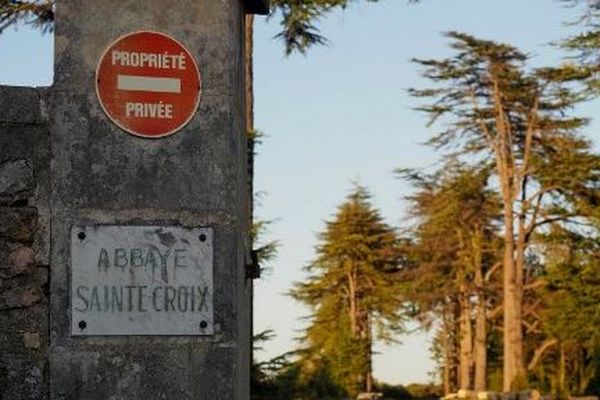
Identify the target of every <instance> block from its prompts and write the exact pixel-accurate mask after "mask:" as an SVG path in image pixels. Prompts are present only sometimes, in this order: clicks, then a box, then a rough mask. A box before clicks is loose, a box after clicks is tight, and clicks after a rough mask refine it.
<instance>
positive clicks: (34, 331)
mask: <svg viewBox="0 0 600 400" xmlns="http://www.w3.org/2000/svg"><path fill="white" fill-rule="evenodd" d="M44 94H45V91H44V90H43V89H33V88H18V87H1V86H0V354H1V355H2V356H1V357H0V399H2V400H5V399H6V400H8V399H10V400H21V399H23V400H24V399H28V400H37V399H46V398H47V373H48V371H47V353H46V348H47V346H48V341H49V338H48V276H49V270H48V265H49V261H48V259H49V254H48V223H47V221H48V214H49V213H48V201H47V200H48V189H49V177H48V171H49V163H50V161H49V156H50V149H49V137H48V135H49V131H48V127H47V122H46V118H45V117H44V115H43V112H42V110H43V97H44Z"/></svg>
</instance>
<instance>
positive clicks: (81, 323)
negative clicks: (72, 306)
mask: <svg viewBox="0 0 600 400" xmlns="http://www.w3.org/2000/svg"><path fill="white" fill-rule="evenodd" d="M78 325H79V329H81V330H84V329H85V328H86V327H87V323H86V322H85V321H83V320H82V321H79V324H78Z"/></svg>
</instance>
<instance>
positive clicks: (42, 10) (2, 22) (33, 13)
mask: <svg viewBox="0 0 600 400" xmlns="http://www.w3.org/2000/svg"><path fill="white" fill-rule="evenodd" d="M17 22H24V23H27V24H32V25H34V26H37V27H39V28H40V29H41V30H42V31H44V32H48V31H51V30H52V26H53V22H54V1H53V0H33V1H20V0H0V33H2V31H4V30H5V29H6V28H8V27H9V26H11V25H14V24H15V23H17Z"/></svg>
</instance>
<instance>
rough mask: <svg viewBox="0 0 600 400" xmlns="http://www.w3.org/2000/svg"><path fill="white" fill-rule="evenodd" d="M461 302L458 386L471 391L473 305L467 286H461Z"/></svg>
mask: <svg viewBox="0 0 600 400" xmlns="http://www.w3.org/2000/svg"><path fill="white" fill-rule="evenodd" d="M460 292H461V293H460V300H459V321H458V324H459V336H458V343H459V359H458V385H459V388H460V389H465V390H470V389H471V366H472V365H473V334H472V325H471V303H470V301H469V293H468V290H467V288H466V286H465V285H461V288H460Z"/></svg>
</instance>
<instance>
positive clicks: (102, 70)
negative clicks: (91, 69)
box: [96, 31, 202, 138]
mask: <svg viewBox="0 0 600 400" xmlns="http://www.w3.org/2000/svg"><path fill="white" fill-rule="evenodd" d="M201 89H202V81H201V78H200V72H199V71H198V66H197V65H196V62H195V61H194V58H193V57H192V55H191V54H190V52H189V51H188V50H187V49H186V48H185V47H183V45H182V44H181V43H179V42H178V41H177V40H175V39H173V38H172V37H170V36H167V35H165V34H163V33H159V32H153V31H138V32H133V33H129V34H127V35H124V36H121V37H120V38H118V39H117V40H116V41H114V42H113V43H112V44H111V45H110V46H108V48H107V49H106V51H105V52H104V54H103V55H102V57H101V58H100V62H99V63H98V69H97V71H96V92H97V93H98V99H99V100H100V104H101V105H102V108H103V109H104V111H105V112H106V114H107V115H108V117H109V118H110V119H111V120H112V121H113V122H114V123H115V124H117V125H118V126H119V127H121V128H122V129H124V130H125V131H127V132H129V133H131V134H133V135H136V136H141V137H145V138H160V137H164V136H168V135H171V134H173V133H175V132H177V131H178V130H179V129H181V128H182V127H183V126H184V125H185V124H187V123H188V122H189V121H190V120H191V119H192V117H193V116H194V114H195V112H196V109H197V108H198V103H199V102H200V93H201Z"/></svg>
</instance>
